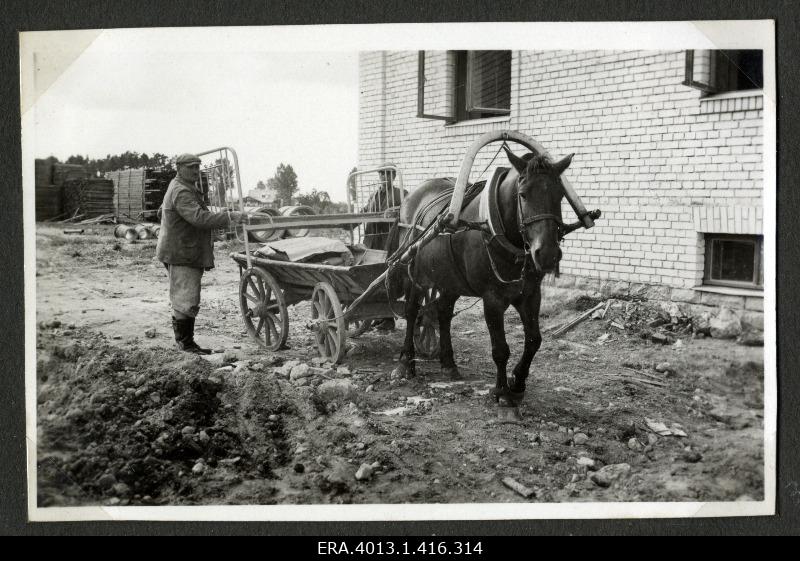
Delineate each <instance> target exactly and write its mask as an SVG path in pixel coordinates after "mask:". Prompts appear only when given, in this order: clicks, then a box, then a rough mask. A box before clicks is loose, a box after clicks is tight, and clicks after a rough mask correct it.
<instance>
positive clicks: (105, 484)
mask: <svg viewBox="0 0 800 561" xmlns="http://www.w3.org/2000/svg"><path fill="white" fill-rule="evenodd" d="M97 484H98V485H99V486H100V488H101V489H105V490H108V489H111V488H112V487H114V485H116V484H117V478H116V477H114V476H113V475H111V474H110V473H106V474H104V475H101V476H100V477H99V478H98V480H97Z"/></svg>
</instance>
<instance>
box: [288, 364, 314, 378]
mask: <svg viewBox="0 0 800 561" xmlns="http://www.w3.org/2000/svg"><path fill="white" fill-rule="evenodd" d="M312 374H313V372H312V370H311V367H310V366H309V365H307V364H298V365H297V366H294V367H293V368H292V370H291V371H290V372H289V380H291V381H293V382H294V381H295V380H299V379H300V378H307V377H309V376H311V375H312Z"/></svg>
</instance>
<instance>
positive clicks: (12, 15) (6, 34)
mask: <svg viewBox="0 0 800 561" xmlns="http://www.w3.org/2000/svg"><path fill="white" fill-rule="evenodd" d="M726 19H773V20H775V24H776V47H777V49H776V56H777V86H778V143H777V146H778V158H777V169H778V181H777V184H778V191H777V201H778V205H777V206H778V208H777V219H778V221H777V225H778V236H777V250H778V261H777V263H778V282H777V302H778V305H779V313H778V325H777V328H778V387H779V396H778V415H779V418H778V430H779V434H778V474H777V475H778V479H777V491H778V502H777V512H778V514H777V515H776V516H772V517H748V518H718V519H684V520H681V519H669V520H663V519H662V520H573V521H559V520H547V521H526V520H509V521H499V522H485V521H469V522H461V521H450V522H430V521H421V522H404V523H386V522H366V521H365V522H357V523H321V522H320V523H313V522H305V523H299V522H276V523H232V522H220V523H212V522H208V523H206V522H191V523H186V522H176V523H160V522H80V523H78V522H73V523H30V522H27V500H26V468H25V403H24V354H23V349H24V348H25V340H24V328H23V325H24V304H25V298H24V292H23V238H22V233H23V224H22V175H21V147H20V122H21V121H20V110H19V107H20V106H19V79H18V77H19V43H18V35H17V33H18V32H20V31H36V30H50V29H53V30H57V29H97V28H115V27H169V26H175V27H188V26H203V25H287V24H295V25H297V24H322V23H328V24H334V23H342V24H344V23H423V22H465V21H486V22H492V21H497V22H501V21H677V20H726ZM0 25H2V31H1V33H0V52H1V53H2V56H1V57H0V65H2V66H0V76H2V79H0V87H2V91H1V92H0V100H2V104H3V111H2V112H1V113H0V123H1V124H0V130H2V131H3V134H2V143H3V144H2V159H1V160H0V161H2V162H3V166H2V182H1V183H0V289H1V290H2V292H0V294H1V296H0V334H2V336H0V365H2V366H0V404H2V405H0V418H2V423H1V424H0V433H2V448H0V450H2V453H0V474H1V475H0V508H2V512H1V513H0V533H2V534H3V535H14V534H17V535H19V534H27V535H48V534H49V535H52V534H55V535H71V534H90V535H92V534H94V535H98V534H99V535H114V534H127V535H135V534H189V535H215V534H216V535H220V534H239V535H241V534H260V535H272V536H275V535H282V534H283V535H285V534H289V535H301V536H315V535H356V536H358V535H360V536H379V535H422V536H425V535H428V536H430V535H439V536H443V535H462V536H464V535H514V536H533V535H553V534H589V535H592V534H594V535H609V534H642V533H647V534H667V535H676V534H683V535H686V534H797V533H798V531H799V530H800V523H799V522H798V520H800V517H798V511H799V510H800V508H799V507H800V467H799V466H798V463H797V456H798V454H797V449H798V434H799V433H798V429H799V428H800V427H798V408H797V407H796V406H795V404H796V403H798V401H800V400H798V381H797V378H796V376H798V360H797V358H798V348H800V346H798V345H797V344H796V342H795V337H796V334H797V327H796V325H795V317H796V311H797V310H798V309H800V302H798V296H800V291H798V290H795V289H794V288H795V287H794V283H793V278H794V275H795V273H796V272H797V270H798V267H797V260H798V252H797V250H796V248H797V245H798V244H797V241H798V228H797V221H796V212H797V209H798V208H800V204H799V203H800V187H799V186H798V185H796V179H797V178H798V177H800V173H798V158H797V157H796V156H795V155H794V149H795V147H796V146H797V138H798V132H797V129H798V127H797V118H796V113H797V112H796V111H792V110H791V108H796V106H797V103H798V99H800V98H799V97H798V83H797V73H796V71H795V68H796V67H797V54H798V53H800V45H799V44H798V37H800V29H798V27H799V26H800V17H798V9H797V3H795V2H791V1H783V2H781V1H768V0H759V1H752V0H751V1H743V0H735V1H723V0H718V1H703V0H691V1H684V0H672V1H668V2H664V1H658V0H649V1H634V0H613V1H598V0H559V1H556V0H552V1H544V0H540V1H527V2H523V1H515V0H505V1H503V2H478V1H459V2H452V1H451V2H432V1H431V2H422V1H416V2H413V1H407V2H401V1H387V0H384V1H376V0H372V1H363V0H360V1H349V2H346V1H338V2H332V1H326V0H317V1H315V2H307V1H299V0H295V1H292V2H289V1H267V2H264V1H236V2H232V1H228V2H225V1H222V0H218V1H211V0H206V1H199V0H195V1H183V2H177V1H163V0H162V1H160V2H158V1H153V0H135V1H129V0H116V1H111V2H108V1H106V2H98V1H49V2H48V1H35V0H34V1H26V2H23V1H20V0H6V1H5V2H4V3H2V5H0ZM787 107H788V109H787ZM305 542H306V545H305V546H304V547H302V548H301V549H300V550H299V551H307V552H309V553H316V541H315V540H311V539H309V540H305ZM264 553H265V554H266V553H267V552H266V551H264Z"/></svg>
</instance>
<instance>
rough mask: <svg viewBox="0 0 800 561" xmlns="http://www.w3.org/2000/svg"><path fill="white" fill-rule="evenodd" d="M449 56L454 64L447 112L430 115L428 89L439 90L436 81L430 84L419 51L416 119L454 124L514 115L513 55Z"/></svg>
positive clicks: (441, 110)
mask: <svg viewBox="0 0 800 561" xmlns="http://www.w3.org/2000/svg"><path fill="white" fill-rule="evenodd" d="M448 56H450V57H453V58H451V59H450V61H451V62H452V63H453V64H454V66H453V67H450V68H451V70H452V71H453V74H452V75H451V76H450V77H449V78H448V82H447V84H448V85H447V87H448V88H450V91H449V92H448V94H452V95H451V96H446V98H447V97H449V101H448V102H447V108H446V109H445V108H443V107H438V109H434V111H433V112H431V111H429V110H428V109H427V106H426V97H425V95H426V88H428V89H430V88H436V87H437V86H436V83H435V82H436V78H433V85H431V84H428V83H427V78H426V75H425V72H426V68H425V51H419V59H418V65H419V68H418V76H417V117H420V118H424V119H441V120H443V121H447V122H448V123H455V122H458V121H468V120H472V119H483V118H486V117H496V116H499V115H508V114H510V113H511V51H450V52H449V53H448ZM435 74H436V73H435V72H434V73H433V75H434V76H435ZM440 87H441V86H440ZM435 93H441V92H435ZM429 97H430V99H435V98H436V97H437V96H436V95H430V96H429ZM434 105H435V103H434Z"/></svg>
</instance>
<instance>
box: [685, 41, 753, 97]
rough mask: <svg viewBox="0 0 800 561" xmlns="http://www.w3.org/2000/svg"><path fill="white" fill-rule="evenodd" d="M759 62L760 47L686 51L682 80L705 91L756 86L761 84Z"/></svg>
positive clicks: (715, 91)
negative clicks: (757, 48) (683, 78)
mask: <svg viewBox="0 0 800 561" xmlns="http://www.w3.org/2000/svg"><path fill="white" fill-rule="evenodd" d="M763 62H764V61H763V53H762V51H760V50H729V51H694V50H690V51H686V79H685V80H684V82H683V83H684V85H686V86H690V87H692V88H697V89H699V90H702V91H703V92H705V93H706V94H718V93H724V92H732V91H740V90H759V89H761V88H763V86H764V64H763Z"/></svg>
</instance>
